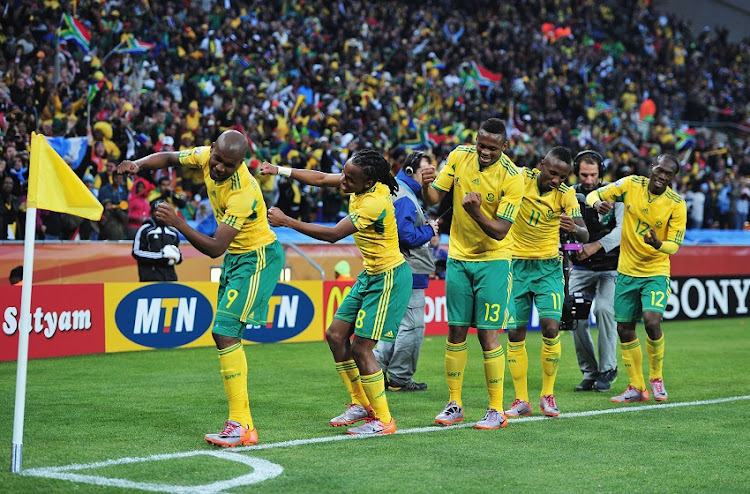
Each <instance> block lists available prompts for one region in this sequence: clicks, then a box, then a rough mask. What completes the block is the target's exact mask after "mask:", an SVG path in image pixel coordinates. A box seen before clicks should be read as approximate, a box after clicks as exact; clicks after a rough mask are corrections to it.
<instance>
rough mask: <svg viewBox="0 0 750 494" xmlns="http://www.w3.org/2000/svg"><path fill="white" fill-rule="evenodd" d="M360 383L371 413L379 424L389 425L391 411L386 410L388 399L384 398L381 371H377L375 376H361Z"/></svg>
mask: <svg viewBox="0 0 750 494" xmlns="http://www.w3.org/2000/svg"><path fill="white" fill-rule="evenodd" d="M361 382H362V387H363V388H364V390H365V394H366V395H367V399H368V400H369V401H370V405H371V406H372V411H373V413H374V414H375V416H376V417H377V418H378V419H380V421H381V422H383V423H384V424H389V423H390V422H391V411H390V410H389V409H388V399H387V398H386V397H385V379H383V371H382V370H379V371H377V372H376V373H375V374H370V375H369V376H362V379H361Z"/></svg>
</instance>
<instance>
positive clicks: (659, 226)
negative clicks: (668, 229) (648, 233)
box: [654, 221, 664, 228]
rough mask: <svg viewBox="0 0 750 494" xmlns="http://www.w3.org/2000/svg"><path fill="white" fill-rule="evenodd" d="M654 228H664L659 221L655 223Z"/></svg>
mask: <svg viewBox="0 0 750 494" xmlns="http://www.w3.org/2000/svg"><path fill="white" fill-rule="evenodd" d="M654 226H655V227H656V228H661V227H663V226H664V223H662V222H661V221H657V222H656V225H654Z"/></svg>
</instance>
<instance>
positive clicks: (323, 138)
mask: <svg viewBox="0 0 750 494" xmlns="http://www.w3.org/2000/svg"><path fill="white" fill-rule="evenodd" d="M318 142H328V137H326V136H322V137H321V138H320V139H318Z"/></svg>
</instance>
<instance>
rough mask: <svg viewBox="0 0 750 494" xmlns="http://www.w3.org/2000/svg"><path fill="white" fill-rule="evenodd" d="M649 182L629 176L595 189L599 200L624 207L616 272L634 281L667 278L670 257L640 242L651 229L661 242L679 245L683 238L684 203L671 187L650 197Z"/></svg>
mask: <svg viewBox="0 0 750 494" xmlns="http://www.w3.org/2000/svg"><path fill="white" fill-rule="evenodd" d="M650 182H651V180H650V179H648V178H646V177H641V176H637V175H631V176H629V177H625V178H621V179H620V180H618V181H617V182H614V183H611V184H609V185H607V186H606V187H602V188H601V189H598V190H597V192H598V193H599V199H601V200H602V201H616V202H622V203H623V204H624V205H625V218H624V220H623V222H622V240H621V242H620V260H619V262H618V264H617V271H619V272H620V273H622V274H626V275H628V276H633V277H636V278H647V277H650V276H669V254H665V253H663V252H659V251H658V250H656V249H654V248H653V247H651V246H650V245H648V244H647V243H646V242H645V241H644V240H643V236H644V235H645V234H646V233H648V231H649V229H650V228H653V229H654V231H655V232H656V237H657V238H658V239H659V240H661V241H664V240H670V241H672V242H675V243H676V244H677V245H682V242H683V240H684V239H685V225H686V223H687V207H686V206H685V200H684V199H683V198H682V197H680V195H679V194H677V193H676V192H675V191H673V190H672V188H671V187H667V190H665V191H664V192H663V193H662V194H660V195H658V196H654V195H652V194H651V192H650V191H649V190H648V184H649V183H650Z"/></svg>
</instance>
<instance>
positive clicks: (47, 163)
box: [27, 132, 104, 221]
mask: <svg viewBox="0 0 750 494" xmlns="http://www.w3.org/2000/svg"><path fill="white" fill-rule="evenodd" d="M27 204H28V206H29V207H34V208H39V209H47V210H50V211H57V212H58V213H68V214H73V215H75V216H81V217H83V218H88V219H90V220H94V221H98V220H100V219H101V217H102V211H104V208H103V207H102V205H101V203H100V202H99V200H98V199H97V198H96V197H94V194H92V193H91V191H90V190H89V189H88V187H86V185H84V183H83V182H82V181H81V179H80V178H78V175H76V174H75V172H74V171H73V170H72V169H71V168H70V165H68V164H67V163H65V161H63V159H62V158H61V157H60V155H58V154H57V152H55V150H54V149H52V146H50V145H49V142H47V139H46V138H45V137H44V136H43V135H41V134H37V133H34V132H32V134H31V164H30V165H29V195H28V199H27Z"/></svg>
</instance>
